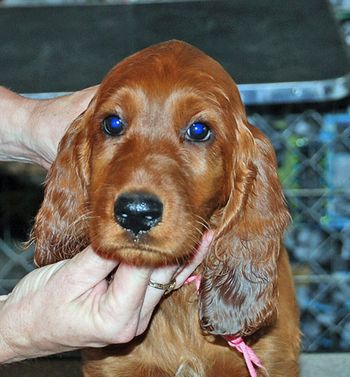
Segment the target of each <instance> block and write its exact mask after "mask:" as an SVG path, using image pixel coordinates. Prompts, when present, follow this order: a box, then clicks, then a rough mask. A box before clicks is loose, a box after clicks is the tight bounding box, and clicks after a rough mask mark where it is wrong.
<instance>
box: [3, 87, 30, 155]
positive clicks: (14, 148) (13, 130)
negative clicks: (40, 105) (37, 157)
mask: <svg viewBox="0 0 350 377" xmlns="http://www.w3.org/2000/svg"><path fill="white" fill-rule="evenodd" d="M32 110H33V103H32V102H31V101H30V100H27V99H26V98H24V97H22V96H19V95H17V94H15V93H13V92H11V91H10V90H7V89H5V88H3V87H0V161H24V162H30V161H33V155H34V152H33V150H32V148H31V147H30V143H29V142H30V140H31V139H32V135H31V132H32V130H31V127H30V121H29V120H30V116H31V112H32Z"/></svg>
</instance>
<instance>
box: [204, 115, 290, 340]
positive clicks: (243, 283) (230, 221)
mask: <svg viewBox="0 0 350 377" xmlns="http://www.w3.org/2000/svg"><path fill="white" fill-rule="evenodd" d="M237 123H238V135H237V142H238V145H235V151H234V152H233V153H234V156H233V159H232V161H231V166H230V168H229V170H232V171H230V173H229V174H228V175H229V177H228V180H229V187H230V188H229V191H230V194H229V198H228V201H227V204H226V206H225V207H224V208H223V209H221V210H220V217H219V224H218V227H217V232H216V236H215V238H214V241H213V243H212V250H211V252H210V254H209V257H208V260H207V263H206V266H205V270H204V273H203V277H202V283H201V287H200V320H201V325H202V328H203V329H204V330H206V331H208V332H210V333H212V334H220V335H240V336H247V335H251V334H253V333H254V332H255V331H257V330H258V329H259V328H261V327H264V326H267V325H269V324H270V323H271V322H272V321H273V320H274V318H275V314H276V304H277V302H276V301H277V295H278V288H277V261H278V256H279V251H280V248H281V239H282V235H283V232H284V230H285V228H286V227H287V225H288V223H289V214H288V211H287V209H286V206H285V199H284V196H283V193H282V190H281V186H280V183H279V180H278V177H277V166H276V157H275V154H274V150H273V147H272V145H271V144H270V142H269V141H268V140H267V139H266V137H265V136H264V135H263V134H262V133H261V132H260V131H258V130H257V129H256V128H254V127H253V126H251V125H249V124H248V123H247V122H246V121H245V120H238V121H237Z"/></svg>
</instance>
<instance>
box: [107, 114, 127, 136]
mask: <svg viewBox="0 0 350 377" xmlns="http://www.w3.org/2000/svg"><path fill="white" fill-rule="evenodd" d="M102 129H103V132H104V133H106V134H107V135H109V136H119V135H121V134H122V133H123V132H124V129H125V123H124V122H123V121H122V119H121V118H120V117H119V116H118V115H110V116H108V117H107V118H105V119H104V120H103V121H102Z"/></svg>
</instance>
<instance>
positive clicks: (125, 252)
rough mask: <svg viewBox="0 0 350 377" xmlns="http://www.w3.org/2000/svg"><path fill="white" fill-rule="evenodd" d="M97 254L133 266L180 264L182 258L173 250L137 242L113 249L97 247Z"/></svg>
mask: <svg viewBox="0 0 350 377" xmlns="http://www.w3.org/2000/svg"><path fill="white" fill-rule="evenodd" d="M95 250H96V252H97V254H99V255H100V256H101V257H103V258H106V259H112V260H116V261H118V262H119V263H125V264H128V265H133V266H145V267H162V266H167V265H170V264H178V263H179V261H180V260H185V259H186V258H178V257H177V256H175V253H174V252H172V251H171V250H162V249H158V248H155V247H151V246H148V245H138V244H135V243H132V244H131V243H130V244H122V245H118V246H116V247H115V248H113V249H109V250H104V249H102V248H96V249H95Z"/></svg>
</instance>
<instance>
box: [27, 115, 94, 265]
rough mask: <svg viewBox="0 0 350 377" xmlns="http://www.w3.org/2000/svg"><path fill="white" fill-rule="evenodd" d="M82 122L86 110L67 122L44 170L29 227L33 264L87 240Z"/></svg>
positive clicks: (75, 248)
mask: <svg viewBox="0 0 350 377" xmlns="http://www.w3.org/2000/svg"><path fill="white" fill-rule="evenodd" d="M86 122H87V113H85V114H82V115H81V116H79V117H78V118H77V119H76V120H75V121H74V122H73V123H72V124H71V126H70V127H69V129H68V131H67V132H66V134H65V136H64V137H63V139H62V141H61V143H60V145H59V149H58V155H57V158H56V160H55V162H54V163H53V165H52V167H51V169H50V171H49V173H48V176H47V180H46V187H45V195H44V201H43V203H42V205H41V208H40V210H39V212H38V214H37V216H36V218H35V224H34V227H33V230H32V239H33V241H34V242H35V255H34V261H35V264H36V265H37V266H43V265H46V264H50V263H54V262H56V261H58V260H61V259H67V258H71V257H72V256H74V255H75V254H77V253H78V252H79V251H81V250H82V249H83V248H84V247H86V246H87V245H88V244H89V239H88V231H87V228H86V221H85V220H86V216H88V213H89V212H88V211H89V210H88V208H87V203H88V196H87V184H88V181H89V167H88V161H89V154H90V148H89V145H88V141H87V137H86V131H87V130H86V127H85V126H86Z"/></svg>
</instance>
